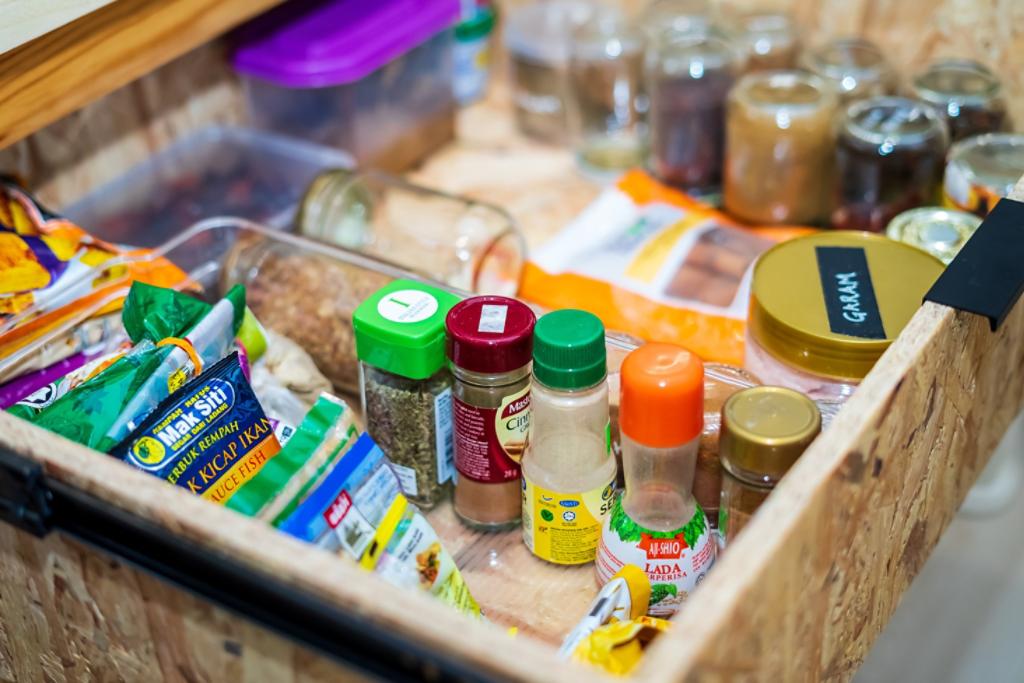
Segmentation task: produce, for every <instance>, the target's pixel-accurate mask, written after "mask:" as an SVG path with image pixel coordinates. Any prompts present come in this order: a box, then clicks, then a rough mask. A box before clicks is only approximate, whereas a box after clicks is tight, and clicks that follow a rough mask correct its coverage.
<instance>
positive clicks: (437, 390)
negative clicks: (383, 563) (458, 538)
mask: <svg viewBox="0 0 1024 683" xmlns="http://www.w3.org/2000/svg"><path fill="white" fill-rule="evenodd" d="M457 302H458V297H456V296H455V295H453V294H451V293H449V292H446V291H443V290H441V289H438V288H436V287H431V286H430V285H425V284H422V283H419V282H414V281H412V280H395V281H394V282H392V283H391V284H389V285H387V286H386V287H384V288H382V289H380V290H378V291H377V292H375V293H374V294H373V295H372V296H370V297H369V298H368V299H366V300H365V301H364V302H363V303H361V304H360V305H359V308H357V309H356V311H355V315H354V316H353V319H352V325H353V328H354V330H355V338H356V352H357V354H358V356H359V361H360V363H359V365H360V377H361V388H362V398H363V412H364V414H365V415H366V422H367V431H368V432H369V434H370V436H372V437H373V439H374V440H375V441H376V442H377V444H378V445H379V446H380V448H381V450H382V451H384V453H385V455H387V456H388V458H389V459H390V460H391V464H392V467H393V469H394V470H395V473H396V474H397V475H398V479H399V482H400V483H401V486H402V491H403V493H405V495H406V497H407V498H409V499H410V500H412V501H413V502H414V503H416V504H418V505H419V506H420V507H423V508H431V507H433V506H434V505H436V504H437V503H438V502H439V501H440V500H441V498H442V497H443V496H444V494H445V493H446V492H447V490H448V487H449V485H448V482H449V481H450V480H451V478H452V474H453V472H454V455H453V448H454V447H453V443H452V380H451V375H450V373H449V372H448V369H447V367H446V366H447V363H446V359H445V346H444V345H445V316H446V315H447V314H448V310H449V309H450V308H451V307H452V306H454V305H455V304H456V303H457Z"/></svg>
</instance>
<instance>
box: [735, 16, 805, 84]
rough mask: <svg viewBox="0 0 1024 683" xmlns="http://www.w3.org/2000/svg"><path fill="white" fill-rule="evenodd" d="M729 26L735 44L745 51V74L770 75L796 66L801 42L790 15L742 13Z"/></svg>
mask: <svg viewBox="0 0 1024 683" xmlns="http://www.w3.org/2000/svg"><path fill="white" fill-rule="evenodd" d="M731 23H732V27H731V28H732V32H733V34H734V35H735V39H736V41H737V42H738V43H739V44H740V45H742V46H743V48H744V49H745V50H746V71H748V72H751V71H773V70H780V69H792V68H794V67H795V66H796V60H797V55H798V54H799V53H800V39H799V36H798V32H797V27H796V23H795V22H794V21H793V17H792V16H791V15H790V14H788V13H786V12H770V11H753V12H745V13H743V14H741V15H739V16H738V17H737V18H736V19H735V20H734V21H733V22H731Z"/></svg>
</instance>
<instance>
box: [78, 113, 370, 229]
mask: <svg viewBox="0 0 1024 683" xmlns="http://www.w3.org/2000/svg"><path fill="white" fill-rule="evenodd" d="M352 166H353V161H352V158H351V157H350V156H348V155H347V154H344V153H342V152H339V151H337V150H334V149H330V148H328V147H323V146H320V145H314V144H311V143H308V142H304V141H301V140H294V139H290V138H285V137H282V136H279V135H272V134H269V133H266V132H263V131H253V130H248V129H244V128H226V127H212V128H204V129H202V130H200V131H197V132H195V133H193V134H191V135H189V136H188V137H185V138H182V139H181V140H179V141H178V142H176V143H174V144H173V145H171V146H170V147H168V148H167V149H165V150H163V151H162V152H160V153H159V154H157V155H156V156H154V157H152V158H150V159H148V160H147V161H144V162H143V163H141V164H139V165H138V166H136V167H135V168H132V169H130V170H129V171H128V172H127V173H125V174H124V175H122V176H120V177H119V178H117V179H115V180H113V181H111V182H109V183H107V184H106V185H103V186H101V187H99V188H98V189H96V190H93V191H92V192H90V193H89V194H88V195H86V196H85V197H83V198H82V199H80V200H78V201H77V202H75V203H74V204H72V205H71V206H68V207H66V208H65V209H64V210H63V212H62V213H64V215H65V216H67V217H68V218H70V219H71V220H72V221H74V222H75V223H77V224H78V225H81V226H82V227H83V228H85V229H86V230H88V231H89V232H91V233H92V234H94V235H96V236H97V237H101V238H103V239H106V240H109V241H111V242H118V243H122V244H132V245H134V246H139V247H155V246H158V245H160V244H163V243H164V242H166V241H167V240H169V239H170V238H172V237H173V236H175V235H176V234H178V233H179V232H181V231H183V230H185V229H186V228H188V227H189V226H190V225H192V224H193V223H195V222H196V221H199V220H202V219H204V218H209V217H211V216H223V215H232V216H239V217H242V218H247V219H249V220H252V221H256V222H258V223H262V224H264V225H269V226H271V227H274V228H285V227H288V226H289V225H290V224H291V221H292V218H293V217H294V215H295V212H296V211H297V209H298V205H299V202H300V201H301V199H302V196H303V194H304V193H305V192H306V188H307V186H308V185H309V184H310V183H311V182H312V181H313V178H315V177H316V176H317V175H318V174H319V173H321V172H322V171H323V170H324V169H328V168H351V167H352Z"/></svg>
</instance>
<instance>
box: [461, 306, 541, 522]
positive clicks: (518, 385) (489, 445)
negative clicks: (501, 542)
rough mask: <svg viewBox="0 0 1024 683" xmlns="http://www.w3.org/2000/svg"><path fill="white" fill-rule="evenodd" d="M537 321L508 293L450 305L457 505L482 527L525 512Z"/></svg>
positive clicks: (464, 515)
mask: <svg viewBox="0 0 1024 683" xmlns="http://www.w3.org/2000/svg"><path fill="white" fill-rule="evenodd" d="M535 323H536V316H534V314H533V311H531V310H530V308H529V307H528V306H527V305H526V304H524V303H522V302H520V301H516V300H515V299H509V298H506V297H501V296H479V297H473V298H471V299H467V300H465V301H462V302H460V303H458V304H456V305H455V306H454V307H453V308H452V309H451V311H449V313H448V318H447V321H446V327H447V331H448V345H447V351H448V359H449V361H450V365H451V371H452V376H453V378H454V383H453V386H452V390H453V391H452V393H453V401H452V418H453V422H454V437H455V469H456V470H457V471H458V479H457V480H456V483H455V497H454V509H455V514H456V515H458V517H459V519H461V520H462V521H463V522H464V523H465V524H466V525H468V526H470V527H472V528H475V529H480V530H484V531H495V530H500V529H511V528H514V527H515V526H516V525H518V524H519V519H520V516H521V514H522V497H521V493H520V486H521V484H520V480H521V470H520V465H519V463H520V461H521V459H522V455H523V451H525V450H526V440H527V437H528V435H529V430H530V369H531V366H532V358H533V328H534V325H535Z"/></svg>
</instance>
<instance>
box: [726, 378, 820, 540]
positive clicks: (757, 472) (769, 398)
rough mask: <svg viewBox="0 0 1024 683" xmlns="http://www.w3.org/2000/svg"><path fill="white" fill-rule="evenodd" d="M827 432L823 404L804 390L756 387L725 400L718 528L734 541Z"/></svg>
mask: <svg viewBox="0 0 1024 683" xmlns="http://www.w3.org/2000/svg"><path fill="white" fill-rule="evenodd" d="M820 432H821V413H820V412H819V411H818V406H817V405H816V404H815V403H814V401H812V400H811V399H809V398H808V397H807V396H804V395H803V394H801V393H800V392H798V391H793V390H792V389H786V388H784V387H753V388H750V389H744V390H743V391H740V392H737V393H735V394H733V395H732V396H730V397H729V400H727V401H726V402H725V405H724V406H722V437H721V446H720V450H719V455H720V457H721V460H722V470H723V472H724V474H723V477H722V502H721V508H720V509H719V516H718V530H719V533H720V534H721V535H722V537H723V538H724V539H725V542H726V544H728V543H730V542H731V541H732V540H733V539H734V538H736V535H737V534H738V533H739V532H740V531H741V530H742V529H743V527H744V526H746V525H747V522H749V521H750V518H751V517H752V516H753V514H754V513H755V512H756V511H757V508H758V507H760V505H761V503H763V502H764V500H765V499H766V498H767V497H768V494H769V493H771V491H772V489H773V488H775V485H776V484H778V483H779V480H780V479H782V477H783V475H785V474H786V472H787V471H788V470H789V468H790V467H792V466H793V464H794V463H795V462H796V461H797V459H798V458H799V457H800V455H801V454H802V453H803V452H804V451H805V450H806V449H807V447H808V446H810V445H811V442H813V441H814V439H815V438H816V437H817V436H818V434H819V433H820Z"/></svg>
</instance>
